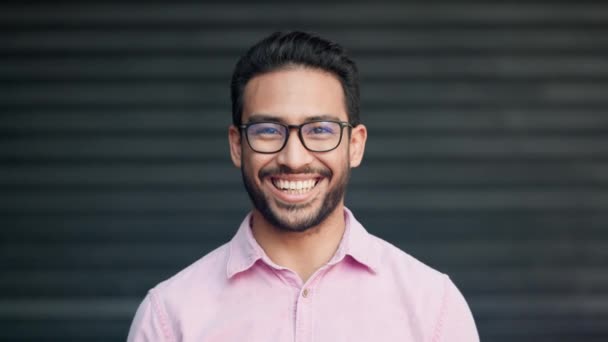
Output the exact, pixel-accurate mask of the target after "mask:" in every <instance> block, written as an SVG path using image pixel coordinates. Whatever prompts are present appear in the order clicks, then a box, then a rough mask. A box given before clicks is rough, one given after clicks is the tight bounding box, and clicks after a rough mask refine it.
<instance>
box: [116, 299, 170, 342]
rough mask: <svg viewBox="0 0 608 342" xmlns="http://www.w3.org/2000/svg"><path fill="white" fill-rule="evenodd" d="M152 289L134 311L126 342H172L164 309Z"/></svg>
mask: <svg viewBox="0 0 608 342" xmlns="http://www.w3.org/2000/svg"><path fill="white" fill-rule="evenodd" d="M159 304H160V303H159V302H158V298H157V297H156V296H155V295H154V293H153V292H152V291H150V292H149V293H148V295H147V296H146V298H144V300H143V301H142V303H141V304H140V305H139V308H138V309H137V312H136V313H135V317H134V318H133V322H132V323H131V329H130V330H129V336H128V337H127V342H152V341H155V342H156V341H158V342H161V341H165V342H174V341H175V339H174V338H172V335H171V333H170V330H169V329H170V328H169V325H168V323H167V319H166V315H165V312H164V310H162V308H161V307H160V305H159Z"/></svg>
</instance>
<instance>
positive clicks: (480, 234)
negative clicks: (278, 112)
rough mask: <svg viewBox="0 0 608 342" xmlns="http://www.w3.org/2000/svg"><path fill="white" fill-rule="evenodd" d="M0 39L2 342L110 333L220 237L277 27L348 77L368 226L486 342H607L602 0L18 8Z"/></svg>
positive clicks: (359, 211) (606, 18) (6, 17)
mask: <svg viewBox="0 0 608 342" xmlns="http://www.w3.org/2000/svg"><path fill="white" fill-rule="evenodd" d="M0 27H1V31H0V32H1V33H0V165H1V169H0V215H1V221H0V224H1V229H0V340H3V341H121V340H124V339H125V336H126V333H127V329H128V326H129V323H130V320H131V318H132V315H133V313H134V310H135V308H136V306H137V305H138V303H139V301H140V300H141V299H142V298H143V296H144V295H145V293H146V291H147V289H148V288H150V287H152V286H154V285H155V284H156V283H158V282H159V281H161V280H162V279H164V278H166V277H168V276H170V275H172V274H174V273H175V272H177V271H178V270H179V269H181V268H183V267H185V266H186V265H188V264H190V263H191V262H193V261H194V260H196V259H198V258H199V257H200V256H202V255H204V254H205V253H206V252H208V251H209V250H211V249H212V248H214V247H215V246H218V245H219V244H221V243H223V242H225V241H227V240H228V239H230V238H231V236H232V234H233V233H234V232H235V230H236V227H237V225H238V223H239V222H240V220H241V219H242V217H243V215H245V213H246V212H247V210H248V208H249V204H248V201H247V198H246V195H245V193H244V191H243V189H242V185H241V180H240V174H239V172H238V170H236V169H234V168H233V167H232V166H231V163H230V161H229V157H228V150H227V142H226V128H227V126H228V124H229V123H230V115H229V96H228V83H229V78H230V73H231V69H232V67H233V65H234V63H235V61H236V59H237V57H238V56H239V55H240V54H241V53H243V52H244V50H245V48H246V47H248V46H249V45H251V44H252V43H253V42H255V41H257V40H258V39H259V38H261V37H262V36H264V35H266V34H268V33H270V32H272V31H274V30H277V29H285V28H298V29H307V30H314V31H316V32H319V33H321V34H323V35H325V36H327V37H329V38H332V39H335V40H336V41H338V42H340V43H342V44H343V45H344V46H346V47H347V48H348V49H349V50H351V51H352V55H353V56H354V58H355V59H356V60H357V61H358V63H359V66H360V69H361V75H362V113H363V114H362V115H363V121H364V122H365V124H367V125H368V128H369V131H370V136H369V143H368V150H367V154H366V158H365V161H364V165H363V166H362V167H361V168H360V169H358V170H356V171H355V172H354V175H353V179H352V185H351V187H350V190H349V194H348V200H347V202H348V205H349V206H350V207H351V209H353V210H354V212H355V213H356V215H357V216H358V218H359V219H360V220H361V221H362V222H363V223H364V224H365V225H366V226H367V228H368V230H370V231H371V232H372V233H374V234H376V235H379V236H381V237H383V238H385V239H387V240H389V241H391V242H392V243H394V244H396V245H398V246H399V247H401V248H403V249H404V250H406V251H408V252H409V253H411V254H413V255H415V256H416V257H418V258H419V259H421V260H423V261H424V262H426V263H428V264H430V265H431V266H433V267H436V268H438V269H440V270H442V271H444V272H446V273H448V274H450V275H451V277H452V278H453V280H454V281H455V282H456V283H457V284H458V286H459V287H460V288H461V290H462V292H463V293H464V294H465V296H466V297H467V298H468V300H469V303H470V306H471V308H472V310H473V313H474V315H475V317H476V320H477V324H478V327H479V331H480V334H481V337H482V340H483V341H496V342H498V341H535V342H538V341H552V342H554V341H606V340H608V324H607V322H608V272H606V269H607V266H608V231H607V230H606V226H607V224H608V211H607V209H608V191H607V187H608V135H607V133H608V115H607V110H608V96H607V94H608V59H607V57H608V56H607V54H608V5H606V4H605V2H601V1H597V2H585V1H577V2H574V1H569V2H557V1H552V2H539V1H534V2H530V1H516V0H511V1H487V2H477V1H476V2H472V1H432V2H422V1H421V2H407V3H406V2H388V1H374V2H350V4H347V3H341V4H335V3H334V4H326V3H324V2H318V3H316V2H308V3H307V4H285V3H283V2H272V1H265V2H259V4H257V5H254V4H250V3H241V4H239V3H236V2H232V1H222V2H221V3H219V4H209V3H202V2H194V1H193V2H184V1H178V2H172V3H171V4H169V3H168V2H167V3H164V2H135V1H133V2H108V1H104V2H101V1H99V2H93V1H91V2H81V3H64V2H61V3H53V4H51V3H46V4H44V3H41V4H36V3H34V2H28V3H27V4H21V3H20V2H10V3H4V4H3V5H1V7H0Z"/></svg>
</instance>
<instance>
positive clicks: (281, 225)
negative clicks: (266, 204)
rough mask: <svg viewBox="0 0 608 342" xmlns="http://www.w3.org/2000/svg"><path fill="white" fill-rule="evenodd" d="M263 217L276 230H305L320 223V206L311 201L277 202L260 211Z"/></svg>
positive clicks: (321, 218)
mask: <svg viewBox="0 0 608 342" xmlns="http://www.w3.org/2000/svg"><path fill="white" fill-rule="evenodd" d="M262 215H264V218H265V219H266V220H267V221H268V222H269V223H270V224H271V225H273V226H275V227H276V228H277V229H278V230H281V231H285V232H305V231H307V230H309V229H310V228H313V227H314V226H317V225H318V224H320V223H321V222H322V221H323V220H324V219H325V217H320V215H321V210H320V208H313V205H312V203H277V204H276V205H275V206H273V208H268V210H265V211H262Z"/></svg>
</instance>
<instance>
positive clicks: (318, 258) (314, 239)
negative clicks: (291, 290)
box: [252, 206, 345, 283]
mask: <svg viewBox="0 0 608 342" xmlns="http://www.w3.org/2000/svg"><path fill="white" fill-rule="evenodd" d="M344 229H345V221H344V208H343V206H338V207H337V208H336V210H334V212H332V213H331V214H330V215H329V216H328V217H327V218H326V219H325V220H324V221H323V222H322V223H321V224H319V225H318V226H315V227H312V228H310V229H308V230H306V231H305V232H285V231H281V230H279V229H277V228H275V227H273V226H271V225H270V224H269V223H268V222H267V221H266V220H265V219H264V217H263V216H262V215H261V214H260V213H259V212H258V211H254V212H253V221H252V232H253V236H254V238H255V239H256V241H257V242H258V244H259V245H260V246H261V247H262V249H263V250H264V252H265V253H266V255H268V257H269V258H270V260H272V261H273V262H274V263H276V264H277V265H280V266H283V267H286V268H289V269H290V270H293V271H294V272H296V273H297V274H298V275H299V276H300V279H302V282H303V283H305V282H306V281H307V280H308V278H310V276H311V275H312V274H313V273H314V272H315V271H316V270H318V269H319V268H320V267H322V266H323V265H325V264H326V263H327V262H328V261H329V260H331V258H332V257H333V256H334V254H335V253H336V250H337V249H338V246H339V245H340V241H341V240H342V236H343V235H344Z"/></svg>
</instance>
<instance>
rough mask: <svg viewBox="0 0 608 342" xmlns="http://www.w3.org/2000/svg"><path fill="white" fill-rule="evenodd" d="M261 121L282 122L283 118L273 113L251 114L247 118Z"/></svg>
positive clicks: (251, 120) (252, 120)
mask: <svg viewBox="0 0 608 342" xmlns="http://www.w3.org/2000/svg"><path fill="white" fill-rule="evenodd" d="M261 121H270V122H279V123H280V122H283V120H282V119H281V118H280V117H278V116H274V115H269V114H251V115H250V116H249V120H247V122H261Z"/></svg>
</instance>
